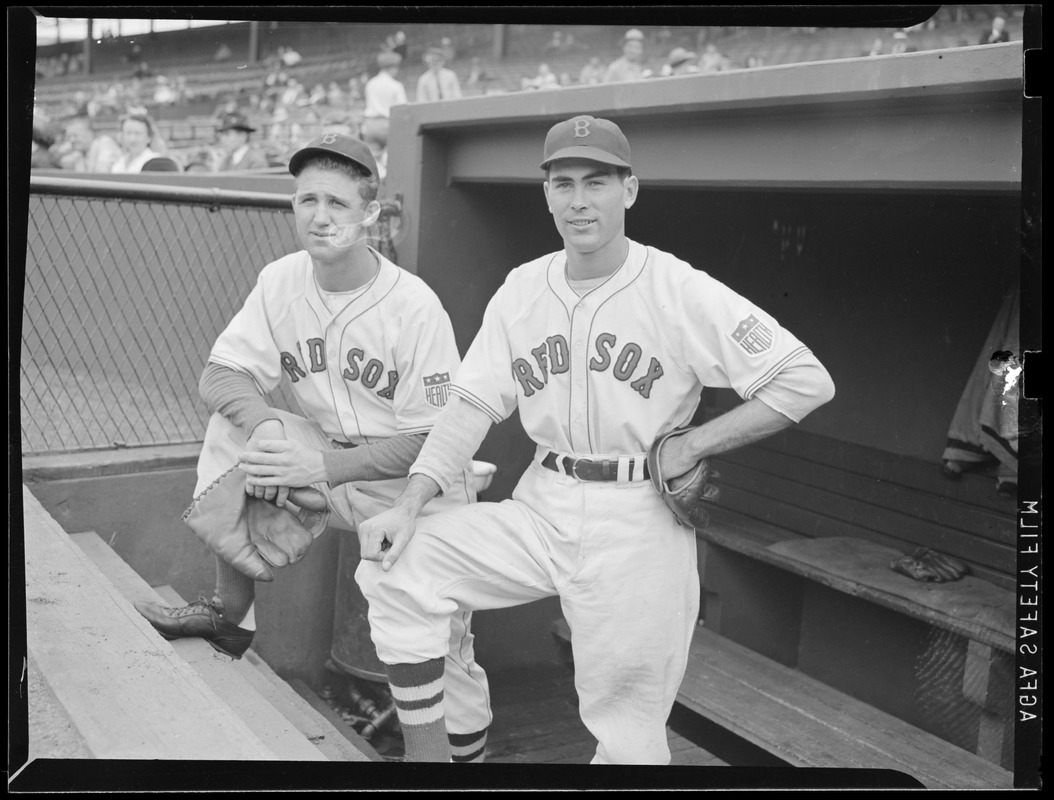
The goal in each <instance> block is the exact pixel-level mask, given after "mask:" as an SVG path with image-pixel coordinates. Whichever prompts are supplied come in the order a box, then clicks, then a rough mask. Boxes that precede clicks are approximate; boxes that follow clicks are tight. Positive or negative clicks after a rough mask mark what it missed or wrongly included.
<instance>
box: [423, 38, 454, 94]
mask: <svg viewBox="0 0 1054 800" xmlns="http://www.w3.org/2000/svg"><path fill="white" fill-rule="evenodd" d="M424 62H425V65H426V66H427V67H428V69H427V70H425V71H424V72H423V73H422V74H421V77H420V78H418V79H417V102H418V103H435V102H437V101H439V100H455V99H457V98H459V97H461V83H460V82H459V81H458V79H457V74H455V72H454V71H453V70H451V69H447V68H446V66H445V65H446V54H445V52H444V51H443V49H442V48H441V47H429V48H428V50H427V51H426V52H425V55H424Z"/></svg>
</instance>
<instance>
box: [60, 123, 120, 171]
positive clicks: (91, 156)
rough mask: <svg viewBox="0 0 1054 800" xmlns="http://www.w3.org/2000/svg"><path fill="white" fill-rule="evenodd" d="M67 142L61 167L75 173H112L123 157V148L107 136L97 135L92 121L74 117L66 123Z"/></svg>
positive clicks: (62, 153)
mask: <svg viewBox="0 0 1054 800" xmlns="http://www.w3.org/2000/svg"><path fill="white" fill-rule="evenodd" d="M65 134H66V141H65V142H64V143H63V147H62V149H61V151H60V156H59V166H60V167H62V169H68V170H73V171H74V172H110V171H111V169H112V167H113V165H114V164H115V163H116V162H117V159H118V158H120V157H121V146H120V145H119V144H117V142H115V141H114V140H113V139H112V138H111V137H109V136H107V135H105V134H98V135H96V133H95V131H94V130H93V129H92V123H91V119H90V118H89V117H86V116H80V117H74V118H72V119H70V120H69V121H67V122H66V130H65Z"/></svg>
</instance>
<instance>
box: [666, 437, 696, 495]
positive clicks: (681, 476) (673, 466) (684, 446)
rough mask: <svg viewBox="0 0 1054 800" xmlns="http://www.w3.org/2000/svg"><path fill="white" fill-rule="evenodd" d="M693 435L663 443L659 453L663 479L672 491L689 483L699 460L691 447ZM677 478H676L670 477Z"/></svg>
mask: <svg viewBox="0 0 1054 800" xmlns="http://www.w3.org/2000/svg"><path fill="white" fill-rule="evenodd" d="M690 442H691V433H688V434H686V435H684V436H675V437H673V438H670V439H667V440H666V441H665V442H663V445H662V450H661V452H660V453H659V463H660V466H661V467H662V474H663V477H664V478H666V480H667V483H668V484H669V486H670V488H671V489H677V488H679V487H678V484H679V483H684V482H687V480H688V478H689V477H690V475H691V472H692V471H693V470H695V465H696V464H698V463H699V458H698V457H697V456H696V455H695V454H694V453H693V452H692V450H691V448H690V447H689V445H690ZM669 476H676V477H669Z"/></svg>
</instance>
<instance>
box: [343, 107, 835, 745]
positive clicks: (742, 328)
mask: <svg viewBox="0 0 1054 800" xmlns="http://www.w3.org/2000/svg"><path fill="white" fill-rule="evenodd" d="M543 152H544V158H543V161H542V164H541V167H542V169H543V170H545V181H544V183H543V186H544V190H545V199H546V202H547V203H548V207H549V211H550V213H551V214H552V215H553V221H554V222H555V224H556V228H557V231H558V232H559V233H560V235H561V237H562V238H563V242H564V246H563V249H562V250H559V251H557V252H555V253H550V254H548V255H545V256H542V257H541V258H539V259H536V260H534V261H531V262H529V263H527V264H524V265H522V266H520V267H519V268H517V269H514V270H513V271H512V272H511V273H510V274H509V276H508V278H507V280H506V281H505V283H504V285H503V286H502V287H501V288H500V289H499V290H498V292H497V293H496V294H495V295H494V297H493V298H492V300H491V301H490V303H489V305H488V307H487V309H486V312H485V315H484V318H483V323H482V327H481V329H480V331H479V333H478V335H477V336H476V338H475V341H474V342H473V343H472V345H471V347H470V348H469V351H468V352H467V354H466V356H465V359H464V361H463V363H462V365H461V369H460V371H459V372H458V373H457V377H456V379H455V381H454V384H453V386H452V388H451V400H450V402H449V403H448V404H447V406H446V408H445V409H444V410H443V412H442V414H441V415H440V418H439V420H438V421H437V423H436V425H435V426H434V427H433V429H432V432H431V433H430V434H429V437H428V440H427V442H426V443H425V446H424V448H423V449H422V451H421V453H420V456H419V457H418V459H417V461H416V462H415V464H414V465H413V467H412V468H411V470H410V480H409V483H408V485H407V487H406V490H405V491H404V492H403V493H402V494H401V495H400V497H399V498H397V499H396V501H395V504H394V505H393V507H392V508H391V509H389V510H387V511H385V512H383V513H381V514H379V515H378V516H377V517H374V518H372V519H369V520H367V521H366V522H364V523H363V524H361V525H360V526H359V528H358V534H359V540H360V544H361V552H362V557H363V561H362V563H361V564H360V565H359V568H358V571H357V574H356V579H357V580H358V582H359V585H360V587H361V588H362V590H363V593H364V594H365V596H366V597H367V599H368V600H369V605H370V609H369V620H370V625H371V628H372V636H373V640H374V643H375V644H376V645H377V653H378V656H379V657H380V659H381V660H382V661H383V662H384V663H385V664H386V665H387V669H388V675H389V681H390V684H391V688H392V692H393V695H394V697H395V700H396V707H397V710H398V714H399V719H400V721H401V723H402V729H403V734H404V738H405V739H406V744H407V753H408V757H409V758H410V759H413V760H436V761H445V760H447V759H448V758H449V756H450V752H449V749H448V744H447V737H446V730H445V727H444V725H445V719H444V703H445V699H444V692H443V675H444V657H445V655H446V652H447V642H448V639H449V635H450V634H449V631H450V624H451V620H454V619H457V617H458V615H460V614H463V613H466V612H470V611H473V610H476V609H492V608H502V607H507V606H513V605H517V604H521V603H526V602H529V601H532V600H536V599H539V598H542V597H547V596H551V595H559V597H560V601H561V606H562V609H563V612H564V615H565V617H566V620H567V622H568V624H569V626H570V628H571V634H572V643H571V644H572V649H573V654H574V661H575V686H576V688H577V691H578V697H579V709H580V713H581V717H582V720H583V722H584V723H585V725H586V727H587V728H588V729H589V730H590V731H591V732H592V734H593V735H594V736H595V737H596V739H597V741H598V746H597V750H596V755H595V756H594V758H593V763H640V764H645V763H646V764H666V763H669V759H670V751H669V748H668V746H667V741H666V721H667V719H668V717H669V714H670V711H671V708H672V706H673V703H674V699H675V697H676V695H677V690H678V687H679V684H680V682H681V679H682V677H683V674H684V670H685V665H686V662H687V657H688V647H689V643H690V640H691V637H692V632H693V629H694V627H695V624H696V619H697V612H698V604H699V579H698V574H697V570H696V539H695V535H694V531H693V529H692V527H690V526H684V525H679V524H678V518H677V517H676V516H675V514H674V513H671V507H668V506H667V504H666V501H665V500H664V498H663V497H662V496H660V492H659V491H657V488H658V487H657V486H653V483H652V481H653V480H655V476H652V474H651V473H653V472H655V471H656V470H660V471H661V474H662V475H665V476H684V477H683V478H677V479H675V480H674V481H671V482H669V483H667V482H665V481H662V480H661V478H659V479H658V483H660V484H661V485H662V486H663V487H664V488H668V487H669V486H670V485H671V484H672V485H674V487H675V488H676V487H677V486H679V485H680V483H682V482H684V481H686V480H696V478H695V476H697V475H699V474H701V471H700V470H699V469H697V465H702V464H705V459H706V458H707V457H709V456H712V455H715V454H718V453H722V452H725V451H727V450H730V449H732V448H735V447H740V446H743V445H746V444H749V443H751V442H754V441H757V440H759V439H762V438H764V437H766V436H769V435H771V434H773V433H775V432H777V431H779V430H781V429H783V428H786V427H787V426H789V425H792V424H793V423H795V422H797V421H799V420H801V419H802V418H803V417H804V416H805V415H806V414H808V413H809V412H811V411H812V410H814V409H815V408H817V407H819V406H820V405H822V404H823V403H825V402H827V401H828V400H830V399H831V398H832V397H833V393H834V386H833V383H832V381H831V378H830V376H829V375H828V374H827V372H826V370H825V369H824V368H823V366H822V365H821V364H820V363H819V361H818V360H817V359H816V358H815V357H814V356H813V354H812V353H811V352H810V351H809V349H808V348H807V347H806V346H805V345H804V344H802V343H801V342H800V341H798V340H797V339H796V338H795V337H794V336H793V335H792V334H791V333H790V332H789V331H787V330H786V329H784V328H783V327H781V326H780V324H779V323H778V322H777V321H776V320H775V319H773V318H772V317H771V316H769V315H768V314H766V313H765V312H764V311H763V310H761V309H760V308H758V307H757V306H755V305H754V304H753V303H752V302H750V301H749V300H747V299H746V298H744V297H741V296H740V295H738V294H736V293H735V292H733V291H731V290H730V289H729V288H727V287H726V286H724V285H723V284H721V283H720V282H718V281H717V280H715V279H714V278H712V277H711V276H709V275H708V274H707V273H705V272H702V271H700V270H697V269H693V268H692V267H691V266H690V265H689V264H686V263H685V262H683V261H681V260H679V259H677V258H675V257H674V256H672V255H670V254H668V253H664V252H662V251H661V250H658V249H656V248H654V247H649V246H645V245H643V244H639V243H637V242H634V241H631V240H630V239H628V238H627V237H626V233H625V216H626V212H627V210H628V209H630V208H631V207H632V206H633V204H634V202H635V201H636V199H637V193H638V181H637V178H636V176H634V175H633V174H632V170H631V167H630V163H631V162H630V147H629V143H628V142H627V140H626V137H625V136H624V135H623V134H622V131H621V130H620V129H619V128H618V126H617V125H615V124H614V123H612V122H610V121H608V120H604V119H596V118H593V117H589V116H579V117H575V118H573V119H570V120H567V121H564V122H561V123H559V124H557V125H554V126H553V127H552V129H551V130H550V131H549V134H548V136H547V137H546V140H545V145H544V151H543ZM704 386H712V387H725V388H727V387H731V388H734V389H735V390H736V391H737V392H738V393H739V395H740V396H741V397H742V398H743V399H744V401H745V402H743V403H742V404H741V405H739V406H737V407H736V408H735V409H733V410H732V411H729V412H728V413H726V414H724V415H722V416H720V417H717V418H716V419H713V420H711V421H709V422H707V423H705V424H704V425H701V426H699V427H696V428H694V429H690V430H687V431H686V432H681V433H678V434H677V435H676V436H670V437H667V438H665V439H663V437H664V435H665V434H669V433H670V432H671V431H674V430H676V429H679V428H682V427H683V426H686V425H687V424H688V423H689V421H690V420H691V419H692V416H693V413H694V412H695V411H696V409H697V406H698V404H699V402H700V395H701V391H702V389H703V387H704ZM517 409H518V410H519V414H520V419H521V420H522V423H523V426H524V429H525V430H526V432H527V433H528V434H529V435H530V437H531V438H532V439H533V440H534V442H535V443H536V445H537V455H536V458H535V459H534V461H533V462H532V463H531V465H530V466H529V467H528V468H527V470H526V472H525V473H524V474H523V476H522V477H521V479H520V481H519V483H518V484H517V486H516V489H515V490H514V492H513V495H512V499H509V500H505V501H503V502H501V503H478V504H474V505H472V506H464V507H461V508H458V509H454V510H451V511H446V512H444V513H441V514H436V515H429V516H423V515H422V514H421V512H422V510H423V509H424V508H425V507H426V505H425V504H426V503H427V502H430V501H431V500H432V498H434V497H436V496H437V495H441V494H445V493H447V492H449V491H450V490H451V489H452V487H454V486H455V485H456V480H457V476H458V475H460V473H461V470H462V469H463V468H464V465H465V463H467V462H468V461H469V459H470V458H471V457H472V455H473V454H474V453H475V451H476V448H477V447H478V446H479V444H480V443H481V442H482V440H483V438H484V435H485V434H486V432H487V430H488V428H489V426H490V425H491V424H493V423H496V422H499V421H501V420H503V419H506V418H507V417H508V416H509V415H510V414H511V413H512V412H513V411H514V410H517ZM660 440H662V441H663V442H664V443H663V445H662V447H654V446H653V443H656V442H657V441H660ZM649 461H651V463H652V464H653V468H651V469H649V467H648V464H649ZM704 474H705V473H704Z"/></svg>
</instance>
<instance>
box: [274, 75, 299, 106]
mask: <svg viewBox="0 0 1054 800" xmlns="http://www.w3.org/2000/svg"><path fill="white" fill-rule="evenodd" d="M303 95H304V88H303V87H302V86H301V85H300V83H299V81H297V79H296V78H290V79H289V80H287V81H286V84H285V89H283V90H282V94H281V96H280V97H279V98H278V103H279V104H280V105H283V106H285V107H287V108H293V107H295V106H298V105H300V101H301V100H302V99H303Z"/></svg>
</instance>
